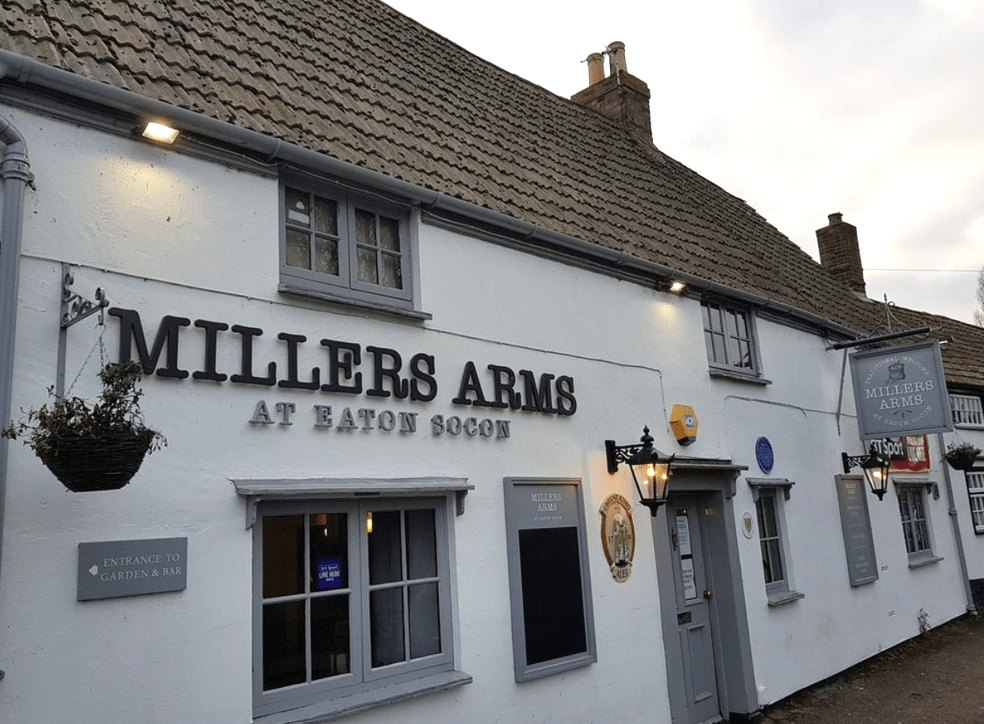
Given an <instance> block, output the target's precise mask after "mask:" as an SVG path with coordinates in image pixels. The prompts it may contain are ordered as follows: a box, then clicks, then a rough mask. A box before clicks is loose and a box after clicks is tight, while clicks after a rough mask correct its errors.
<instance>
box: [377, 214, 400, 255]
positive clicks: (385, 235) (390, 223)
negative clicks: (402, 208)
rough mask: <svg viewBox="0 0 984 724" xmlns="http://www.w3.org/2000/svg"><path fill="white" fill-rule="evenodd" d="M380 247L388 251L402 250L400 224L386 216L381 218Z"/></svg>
mask: <svg viewBox="0 0 984 724" xmlns="http://www.w3.org/2000/svg"><path fill="white" fill-rule="evenodd" d="M379 236H380V240H379V245H380V246H381V247H382V248H383V249H386V250H387V251H399V250H400V222H399V221H397V220H396V219H390V218H388V217H386V216H380V217H379Z"/></svg>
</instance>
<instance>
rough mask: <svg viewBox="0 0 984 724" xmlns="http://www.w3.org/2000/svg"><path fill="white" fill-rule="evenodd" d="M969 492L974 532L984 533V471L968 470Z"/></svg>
mask: <svg viewBox="0 0 984 724" xmlns="http://www.w3.org/2000/svg"><path fill="white" fill-rule="evenodd" d="M966 475H967V494H968V495H970V514H971V516H973V518H974V532H976V533H984V472H968V473H967V474H966Z"/></svg>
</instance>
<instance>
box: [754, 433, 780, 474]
mask: <svg viewBox="0 0 984 724" xmlns="http://www.w3.org/2000/svg"><path fill="white" fill-rule="evenodd" d="M755 459H756V460H757V461H758V464H759V467H760V468H761V469H762V472H763V473H766V474H768V473H771V472H772V466H773V465H775V462H776V458H775V455H774V454H773V453H772V443H770V442H769V438H767V437H760V438H759V439H758V440H756V441H755Z"/></svg>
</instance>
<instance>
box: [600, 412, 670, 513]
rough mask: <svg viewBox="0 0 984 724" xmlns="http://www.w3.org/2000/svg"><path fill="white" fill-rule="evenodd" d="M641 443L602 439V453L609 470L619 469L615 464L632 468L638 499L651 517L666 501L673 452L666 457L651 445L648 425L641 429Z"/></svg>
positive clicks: (610, 471) (613, 472)
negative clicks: (620, 442)
mask: <svg viewBox="0 0 984 724" xmlns="http://www.w3.org/2000/svg"><path fill="white" fill-rule="evenodd" d="M639 441H640V442H641V443H642V444H641V445H616V444H615V441H614V440H605V454H606V456H607V458H608V472H609V473H610V474H612V475H614V474H615V473H616V472H618V464H619V463H626V464H627V465H628V466H629V470H631V471H632V480H633V481H634V482H635V486H636V490H637V491H638V493H639V502H640V503H642V504H643V505H645V506H646V507H647V508H649V512H650V513H652V516H653V517H654V518H655V517H656V511H658V510H659V507H660V506H661V505H662V504H663V503H665V502H666V493H667V490H668V488H669V482H670V465H671V464H672V463H673V458H674V457H676V455H670V456H669V457H666V456H665V455H662V454H661V453H660V452H659V450H657V449H656V448H654V447H653V437H652V435H650V434H649V427H645V428H643V430H642V437H641V438H639Z"/></svg>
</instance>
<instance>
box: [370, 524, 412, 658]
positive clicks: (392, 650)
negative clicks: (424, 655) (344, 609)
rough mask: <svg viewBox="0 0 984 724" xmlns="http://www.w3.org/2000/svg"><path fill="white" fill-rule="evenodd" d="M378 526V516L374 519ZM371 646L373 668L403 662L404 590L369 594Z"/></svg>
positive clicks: (394, 589) (385, 590)
mask: <svg viewBox="0 0 984 724" xmlns="http://www.w3.org/2000/svg"><path fill="white" fill-rule="evenodd" d="M373 526H375V516H373ZM373 535H375V533H373ZM369 626H370V631H369V643H370V649H371V650H372V665H373V666H374V667H376V666H386V665H387V664H394V663H396V662H398V661H404V660H405V659H406V656H405V654H404V646H403V588H402V587H400V588H384V589H383V590H381V591H372V592H371V593H370V594H369Z"/></svg>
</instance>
